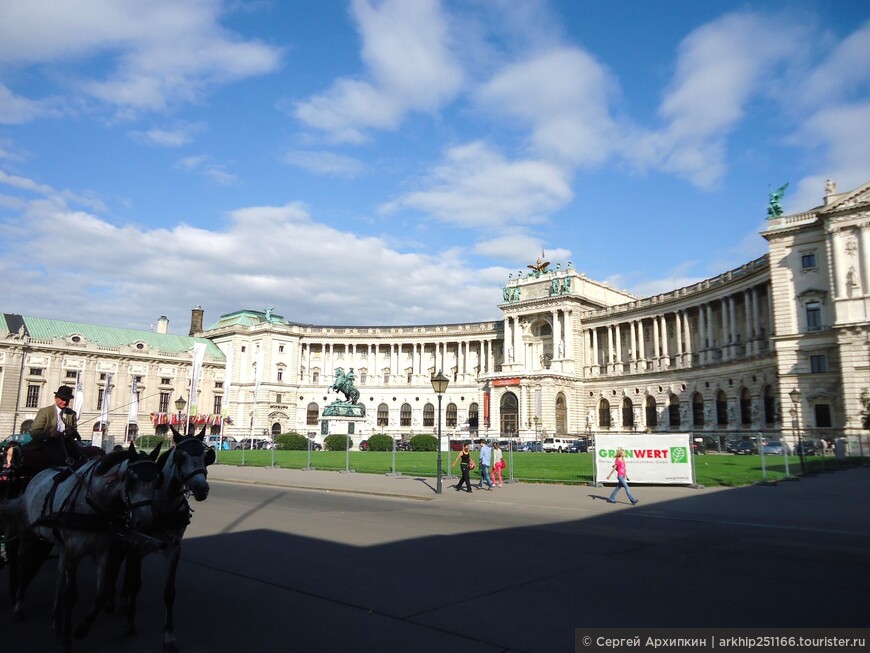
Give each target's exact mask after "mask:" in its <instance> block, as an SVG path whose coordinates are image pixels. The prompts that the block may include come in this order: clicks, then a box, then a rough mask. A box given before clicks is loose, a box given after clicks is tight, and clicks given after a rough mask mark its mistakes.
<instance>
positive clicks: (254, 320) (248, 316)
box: [206, 309, 288, 331]
mask: <svg viewBox="0 0 870 653" xmlns="http://www.w3.org/2000/svg"><path fill="white" fill-rule="evenodd" d="M263 322H269V323H271V324H288V322H287V320H285V319H284V318H283V317H281V316H280V315H278V314H276V313H271V312H270V313H269V314H268V315H266V312H265V311H252V310H249V309H246V310H242V311H236V312H234V313H224V314H223V315H221V316H220V317H219V318H218V320H217V322H215V323H214V324H212V325H211V326H210V327H209V328H208V329H206V331H211V330H213V329H220V328H222V327H227V326H254V325H255V324H262V323H263Z"/></svg>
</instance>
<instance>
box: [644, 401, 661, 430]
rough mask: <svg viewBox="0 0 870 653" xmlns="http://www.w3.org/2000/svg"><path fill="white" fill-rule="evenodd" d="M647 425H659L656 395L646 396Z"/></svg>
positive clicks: (652, 426) (649, 426) (651, 426)
mask: <svg viewBox="0 0 870 653" xmlns="http://www.w3.org/2000/svg"><path fill="white" fill-rule="evenodd" d="M646 425H647V428H654V427H656V426H658V425H659V411H658V407H657V406H656V400H655V398H654V397H647V398H646Z"/></svg>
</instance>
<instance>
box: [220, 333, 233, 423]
mask: <svg viewBox="0 0 870 653" xmlns="http://www.w3.org/2000/svg"><path fill="white" fill-rule="evenodd" d="M230 346H232V345H230ZM226 358H227V364H226V367H225V368H224V369H226V372H225V376H224V400H223V403H222V404H221V417H222V418H225V417H226V416H227V415H229V414H230V388H231V387H232V385H233V350H232V349H230V350H229V351H228V352H227V356H226ZM221 422H223V419H221Z"/></svg>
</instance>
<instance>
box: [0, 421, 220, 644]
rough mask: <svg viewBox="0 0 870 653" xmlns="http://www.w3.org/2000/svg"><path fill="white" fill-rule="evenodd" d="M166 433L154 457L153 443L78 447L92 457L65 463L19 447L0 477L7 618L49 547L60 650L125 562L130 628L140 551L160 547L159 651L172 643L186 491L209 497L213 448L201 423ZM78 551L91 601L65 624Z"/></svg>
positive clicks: (78, 633)
mask: <svg viewBox="0 0 870 653" xmlns="http://www.w3.org/2000/svg"><path fill="white" fill-rule="evenodd" d="M172 431H173V440H172V446H171V447H170V449H169V451H167V452H165V453H163V454H162V455H160V449H161V446H162V443H161V445H159V446H158V447H156V448H155V449H154V450H153V451H151V452H150V453H144V452H139V451H137V450H136V448H135V447H134V446H133V445H132V444H131V445H130V446H129V448H128V449H121V450H116V451H112V452H110V453H108V454H104V453H103V452H102V451H100V452H99V453H97V452H96V451H94V450H93V449H91V450H88V449H87V448H85V449H84V451H86V452H88V453H89V454H90V455H91V456H93V457H90V458H89V459H87V460H85V461H81V460H76V461H75V464H71V465H44V460H43V461H40V460H39V458H40V456H39V455H38V452H37V451H36V450H35V449H34V448H22V447H18V449H20V450H21V451H20V452H19V453H20V455H21V457H20V459H19V460H17V461H13V464H12V465H10V466H9V469H8V470H7V474H6V477H5V478H2V479H0V483H2V485H0V519H2V522H3V534H4V537H5V549H6V556H7V561H8V565H7V566H8V570H9V577H10V590H11V591H10V596H11V597H12V600H13V617H14V618H15V619H17V620H21V619H23V618H24V598H25V592H26V590H27V587H28V586H29V584H30V582H31V581H32V579H33V578H34V576H35V575H36V573H37V572H38V571H39V569H40V567H41V566H42V563H43V562H44V561H45V560H46V559H47V558H48V556H49V553H50V552H51V550H52V548H56V549H57V551H58V568H57V573H58V581H57V583H56V594H55V602H54V610H53V623H52V626H53V630H54V633H55V635H56V636H58V637H62V638H63V641H64V646H65V648H66V649H69V648H70V647H71V645H72V637H73V636H75V637H76V638H81V637H84V636H85V635H86V634H87V632H88V630H89V629H90V627H91V625H92V624H93V622H94V619H95V618H96V616H97V614H99V612H100V611H101V610H102V609H103V607H105V606H107V605H111V604H112V603H113V602H114V598H115V597H114V595H115V581H116V578H117V577H118V575H119V572H120V568H121V565H122V564H123V563H124V561H126V566H125V574H124V581H123V586H122V590H121V597H122V599H124V600H125V602H126V610H125V615H126V618H127V624H126V627H127V632H128V633H129V634H132V633H133V632H135V615H136V596H137V593H138V591H139V589H140V587H141V563H142V559H143V558H144V556H146V555H148V554H149V553H151V552H154V551H157V550H161V551H163V553H164V555H165V557H166V577H165V590H164V600H165V604H166V620H165V622H164V627H163V633H164V651H169V652H172V651H177V650H178V647H177V645H176V643H175V634H174V623H173V605H174V600H175V574H176V570H177V566H178V562H179V559H180V550H181V540H182V537H183V536H184V531H185V529H186V528H187V525H188V524H189V523H190V518H191V514H192V511H191V509H190V505H189V503H188V501H187V498H188V497H189V496H190V495H193V497H194V499H195V500H197V501H203V500H205V499H206V497H207V496H208V491H209V487H208V480H207V471H206V468H207V467H208V465H210V464H212V463H213V462H214V460H215V453H214V451H213V450H211V449H210V448H208V447H207V446H205V444H204V443H203V438H204V436H205V429H203V431H202V432H201V433H199V435H192V434H188V435H186V436H182V435H181V434H179V433H178V432H177V431H175V429H172ZM61 444H62V443H61ZM37 461H38V462H37ZM40 465H41V466H42V468H41V469H38V466H40ZM84 557H91V558H93V559H94V560H95V562H96V565H97V579H98V587H97V599H96V602H95V604H94V606H93V607H92V608H91V610H90V611H89V612H88V613H87V615H86V616H85V617H84V619H82V620H81V621H80V622H79V623H78V625H77V626H76V628H75V629H73V626H72V608H73V604H74V602H75V596H76V589H75V585H76V571H77V568H78V564H79V561H80V560H81V559H82V558H84Z"/></svg>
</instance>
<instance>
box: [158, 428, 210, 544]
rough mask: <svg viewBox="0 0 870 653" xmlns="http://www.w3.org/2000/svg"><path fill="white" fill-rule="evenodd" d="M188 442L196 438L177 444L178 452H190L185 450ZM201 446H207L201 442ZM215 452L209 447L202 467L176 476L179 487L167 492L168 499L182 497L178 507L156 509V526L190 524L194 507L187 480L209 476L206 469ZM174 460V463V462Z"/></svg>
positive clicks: (179, 526) (172, 527)
mask: <svg viewBox="0 0 870 653" xmlns="http://www.w3.org/2000/svg"><path fill="white" fill-rule="evenodd" d="M188 442H194V440H185V441H183V442H180V443H179V444H178V445H176V447H175V450H176V452H178V451H182V452H184V453H188V452H186V451H184V448H183V447H185V446H186V445H187V443H188ZM199 444H200V446H202V447H205V445H204V444H202V443H201V442H200V443H199ZM214 459H215V453H214V451H213V450H211V449H209V450H208V451H207V452H206V460H204V461H203V462H204V464H203V466H202V467H197V468H196V469H194V470H193V471H191V472H188V473H187V474H185V475H184V476H183V477H181V478H178V477H175V478H174V480H175V481H176V482H177V484H178V489H177V490H176V491H174V492H171V493H170V492H167V494H166V497H165V498H166V499H180V501H179V503H178V507H177V509H174V510H170V511H166V512H158V511H155V514H154V526H155V527H156V528H165V529H175V528H183V527H185V526H188V525H189V524H190V521H191V518H192V516H193V512H194V511H193V508H191V507H190V502H189V501H188V500H187V497H189V496H190V494H191V490H190V489H189V488H188V487H187V482H188V481H189V480H190V479H192V478H193V477H194V476H197V475H199V474H202V475H203V476H205V477H208V472H207V471H206V467H207V466H208V465H210V464H211V463H212V462H214ZM174 462H175V461H174V460H173V464H174ZM174 485H175V483H172V484H170V486H169V487H170V488H171V487H173V486H174Z"/></svg>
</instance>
